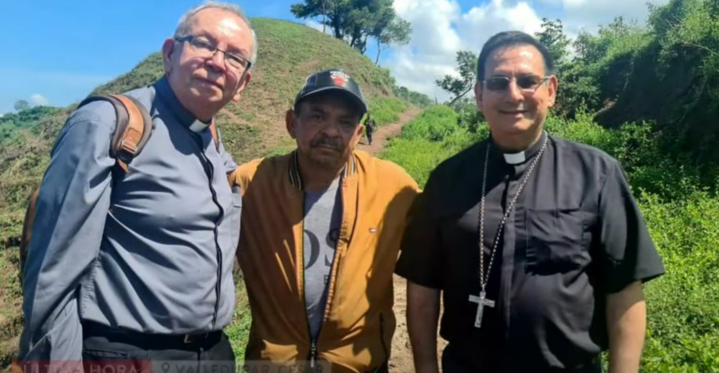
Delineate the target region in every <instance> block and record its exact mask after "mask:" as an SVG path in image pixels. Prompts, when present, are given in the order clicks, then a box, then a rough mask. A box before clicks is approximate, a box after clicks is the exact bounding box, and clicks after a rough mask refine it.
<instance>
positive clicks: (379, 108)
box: [368, 96, 407, 126]
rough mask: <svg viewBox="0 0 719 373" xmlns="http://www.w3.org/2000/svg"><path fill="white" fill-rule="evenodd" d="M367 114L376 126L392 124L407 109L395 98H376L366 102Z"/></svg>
mask: <svg viewBox="0 0 719 373" xmlns="http://www.w3.org/2000/svg"><path fill="white" fill-rule="evenodd" d="M368 101H369V102H368V105H369V113H370V115H371V116H372V118H374V121H375V123H377V126H383V125H385V124H390V123H394V122H396V121H397V120H399V115H400V114H402V112H403V111H405V109H406V108H407V104H406V103H405V102H404V101H402V100H400V99H399V98H396V97H382V96H377V97H373V98H371V99H369V100H368Z"/></svg>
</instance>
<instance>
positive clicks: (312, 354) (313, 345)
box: [298, 196, 317, 369]
mask: <svg viewBox="0 0 719 373" xmlns="http://www.w3.org/2000/svg"><path fill="white" fill-rule="evenodd" d="M304 209H305V199H304V196H303V198H302V215H303V216H304ZM301 233H302V236H301V238H300V260H298V262H300V263H302V264H301V265H300V276H301V277H302V292H301V293H302V294H301V295H300V296H301V297H302V308H303V309H304V311H305V323H306V324H307V335H309V337H310V356H309V360H310V368H311V369H314V367H315V362H316V361H317V342H316V341H315V339H314V338H312V326H311V325H310V320H309V315H308V314H307V298H306V295H305V286H306V284H305V220H304V219H302V229H301Z"/></svg>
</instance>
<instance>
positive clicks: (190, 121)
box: [155, 76, 210, 133]
mask: <svg viewBox="0 0 719 373" xmlns="http://www.w3.org/2000/svg"><path fill="white" fill-rule="evenodd" d="M155 91H156V92H157V94H158V96H159V97H160V99H162V101H163V102H164V103H165V104H166V105H167V107H168V108H169V109H170V110H171V111H172V113H173V115H174V116H175V118H177V120H178V121H179V122H180V123H181V124H182V125H183V126H186V127H187V128H189V129H190V131H192V132H197V133H200V132H202V131H204V130H205V129H206V128H207V127H209V126H210V122H208V123H205V122H203V121H201V120H199V119H197V117H195V115H194V114H192V113H191V112H190V111H189V110H187V109H186V108H185V107H184V106H182V103H181V102H180V100H179V99H178V98H177V96H176V95H175V92H173V91H172V87H170V82H168V81H167V77H166V76H163V77H162V78H160V79H159V80H158V81H157V82H155Z"/></svg>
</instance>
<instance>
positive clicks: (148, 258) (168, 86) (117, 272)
mask: <svg viewBox="0 0 719 373" xmlns="http://www.w3.org/2000/svg"><path fill="white" fill-rule="evenodd" d="M256 54H257V42H256V40H255V35H254V32H253V31H252V29H251V28H250V24H249V22H248V21H247V19H246V18H245V16H244V15H243V14H242V12H241V10H240V8H238V7H237V6H235V5H229V4H221V3H208V4H205V5H201V6H198V7H196V8H193V9H191V10H190V11H189V12H187V13H186V14H185V15H184V16H183V17H182V18H181V20H180V23H179V25H178V27H177V30H176V31H175V35H174V37H172V38H169V39H167V40H166V41H165V42H164V44H163V45H162V58H163V62H164V71H165V75H164V76H163V77H162V78H160V79H159V80H158V81H156V82H154V84H152V85H150V86H147V87H144V88H140V89H136V90H133V91H130V92H126V93H125V94H126V95H127V96H130V97H134V98H135V99H137V100H138V101H139V103H141V104H142V106H144V107H145V108H146V109H147V110H149V111H150V114H151V115H152V123H153V124H154V127H155V128H154V130H153V131H152V136H151V137H150V139H149V142H148V143H147V144H146V146H145V147H144V150H143V151H142V153H140V154H139V155H137V157H136V158H134V159H133V160H132V162H131V163H130V165H129V169H128V171H127V172H126V173H124V174H122V173H120V172H115V171H116V168H115V166H116V161H117V159H116V158H115V157H114V156H113V155H112V154H111V152H110V141H111V139H112V138H113V131H114V129H115V125H116V123H117V121H116V114H115V112H114V109H113V106H112V105H111V104H110V103H108V102H107V101H95V102H90V103H88V104H86V105H84V106H82V107H81V108H80V109H79V110H76V111H75V112H74V113H72V114H71V116H70V117H69V119H68V120H67V122H66V123H65V126H64V128H63V129H62V132H61V133H60V135H59V137H58V139H57V142H56V144H55V146H54V148H53V150H52V159H51V161H50V165H49V167H48V169H47V171H46V173H45V176H44V179H43V182H42V185H41V187H40V192H39V196H38V198H37V214H36V217H35V221H34V224H33V225H32V228H33V229H32V231H33V236H32V239H31V241H30V243H29V247H28V254H27V264H26V265H25V268H24V269H25V271H24V282H23V286H24V294H25V298H24V304H23V311H24V313H25V328H24V330H23V333H22V336H21V339H20V352H19V357H18V359H19V360H33V361H42V362H55V361H58V362H60V361H63V362H67V361H80V362H82V360H83V359H85V361H87V360H93V361H102V360H105V359H108V360H118V359H120V360H122V361H123V362H125V363H126V362H127V361H128V360H133V359H140V360H148V359H151V360H182V361H185V362H191V361H198V360H221V361H223V362H226V363H228V364H230V365H229V367H227V368H229V369H232V370H231V371H233V372H234V359H235V357H234V354H233V352H232V347H231V346H230V342H229V340H228V338H227V336H226V335H225V334H224V333H223V332H222V328H223V327H225V326H227V325H228V324H229V323H230V321H231V319H232V315H233V313H234V307H235V284H234V281H233V278H232V267H233V259H234V256H235V249H236V247H237V242H238V240H239V230H240V225H239V223H240V210H241V197H240V191H239V190H238V188H236V187H234V188H231V187H230V185H229V183H228V179H227V178H228V176H229V175H230V174H231V173H232V172H233V171H234V170H235V169H236V167H237V165H236V164H235V162H234V161H233V159H232V157H231V156H230V154H228V153H227V152H226V151H225V149H224V147H223V146H222V143H221V142H220V141H217V142H215V140H214V136H213V135H212V133H211V129H210V128H211V123H212V121H213V118H214V116H215V114H216V113H217V112H218V111H219V110H220V109H222V108H223V107H224V106H225V105H226V104H227V103H228V102H229V101H231V100H234V101H238V100H239V99H240V97H241V94H242V91H243V90H244V89H245V88H246V86H247V84H248V83H249V82H250V79H251V70H250V68H251V66H252V63H253V62H254V60H255V56H256ZM213 128H214V127H213ZM120 174H122V177H120V176H119V175H120ZM185 368H186V369H191V370H196V369H197V367H194V366H192V367H185ZM163 369H164V368H163Z"/></svg>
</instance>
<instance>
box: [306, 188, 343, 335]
mask: <svg viewBox="0 0 719 373" xmlns="http://www.w3.org/2000/svg"><path fill="white" fill-rule="evenodd" d="M338 186H339V178H337V179H335V180H334V181H333V182H332V184H331V185H330V186H329V187H328V188H327V189H325V190H321V191H313V192H305V221H304V230H305V231H304V262H305V302H306V305H307V317H308V321H309V323H310V330H311V333H312V336H313V338H316V337H317V335H318V333H319V329H320V326H321V324H322V318H323V317H324V309H325V302H326V300H327V283H328V282H329V277H330V271H331V269H332V262H333V261H334V256H335V247H336V245H337V239H338V238H339V232H340V225H341V223H342V193H340V189H339V188H338Z"/></svg>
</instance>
